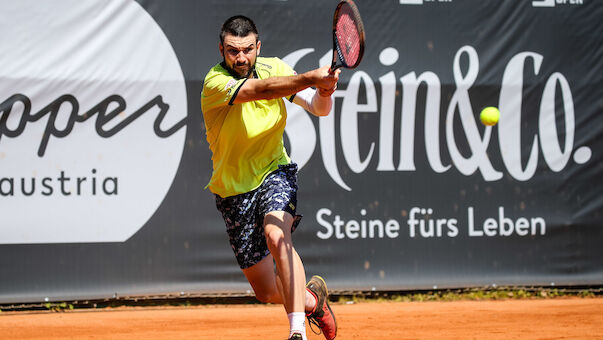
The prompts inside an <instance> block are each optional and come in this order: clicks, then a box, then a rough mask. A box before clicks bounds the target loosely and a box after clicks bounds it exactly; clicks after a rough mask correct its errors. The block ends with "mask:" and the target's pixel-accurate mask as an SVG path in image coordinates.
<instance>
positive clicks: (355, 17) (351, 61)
mask: <svg viewBox="0 0 603 340" xmlns="http://www.w3.org/2000/svg"><path fill="white" fill-rule="evenodd" d="M363 55H364V25H363V24H362V19H361V18H360V12H358V8H357V7H356V4H355V3H354V1H352V0H342V1H341V2H339V4H338V5H337V8H336V9H335V15H333V62H332V63H331V69H330V72H331V73H333V72H335V70H336V69H338V68H340V67H345V68H355V67H356V66H358V64H360V61H361V60H362V56H363Z"/></svg>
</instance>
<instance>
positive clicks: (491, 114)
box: [479, 106, 500, 126]
mask: <svg viewBox="0 0 603 340" xmlns="http://www.w3.org/2000/svg"><path fill="white" fill-rule="evenodd" d="M498 118H500V111H498V109H497V108H495V107H494V106H488V107H486V108H484V109H483V110H482V112H481V113H480V114H479V119H480V120H481V121H482V123H483V124H484V125H488V126H492V125H495V124H496V123H498Z"/></svg>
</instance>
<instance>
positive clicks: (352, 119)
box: [283, 45, 592, 191]
mask: <svg viewBox="0 0 603 340" xmlns="http://www.w3.org/2000/svg"><path fill="white" fill-rule="evenodd" d="M313 51H314V49H312V48H305V49H300V50H298V51H294V52H293V53H291V54H289V55H288V56H286V57H285V58H283V60H285V62H287V63H289V65H291V66H292V67H295V65H296V64H297V63H298V62H299V61H300V60H301V59H302V58H303V57H305V56H306V55H308V54H310V53H312V52H313ZM330 56H331V51H329V52H327V53H326V54H324V55H323V56H322V58H320V60H319V65H326V64H328V63H329V62H330ZM398 58H399V53H398V51H397V50H396V49H395V48H392V47H388V48H385V49H384V50H382V51H381V53H380V55H379V61H380V62H381V64H382V65H384V66H392V65H394V64H395V63H396V62H397V61H398ZM461 59H462V60H464V62H465V63H464V65H465V66H463V67H462V66H461ZM544 61H545V56H543V55H541V54H538V53H536V52H530V51H527V52H521V53H518V54H516V55H514V56H513V57H512V58H510V60H507V61H506V66H505V68H504V72H503V74H502V84H501V86H500V93H499V102H498V103H492V104H491V105H494V106H498V108H499V109H500V112H501V117H505V119H501V120H500V121H499V123H498V124H497V125H496V126H494V127H492V126H486V127H484V126H482V125H481V123H480V122H479V113H478V112H479V111H474V109H475V108H474V106H473V104H472V98H471V95H470V90H471V89H472V87H473V86H474V84H475V82H476V79H477V76H478V74H479V71H480V67H479V64H480V63H479V55H478V52H477V51H476V50H475V48H474V47H472V46H469V45H467V46H462V47H461V48H460V49H459V50H458V51H457V52H456V54H455V56H454V60H453V61H452V69H453V76H454V85H456V89H455V91H454V93H452V96H451V97H450V98H449V99H447V100H448V106H447V107H444V108H441V107H440V106H441V105H442V103H443V102H442V100H443V96H442V84H441V81H440V78H439V77H438V75H437V74H435V73H434V72H431V71H425V72H423V73H421V74H417V73H416V72H410V73H407V74H405V75H402V76H401V77H400V76H399V75H397V74H396V73H395V71H390V72H387V73H386V74H381V75H379V76H378V81H377V82H376V81H375V80H373V77H371V75H369V74H368V73H366V72H364V71H362V70H358V71H354V72H353V73H351V76H350V80H349V83H348V86H347V88H346V89H338V90H336V91H335V93H334V95H333V96H334V98H335V100H336V101H338V102H341V105H334V109H333V110H336V111H332V112H331V113H330V114H329V115H328V116H327V117H322V118H320V119H319V120H318V134H317V133H316V128H315V126H314V123H313V121H312V120H311V118H310V117H309V114H307V113H306V112H305V111H304V110H303V109H301V108H299V107H298V106H296V105H292V104H290V103H286V105H288V106H287V110H288V122H287V127H286V128H285V131H286V134H287V137H288V140H289V143H290V149H291V158H292V159H293V160H294V161H295V162H296V163H297V164H298V165H299V166H300V168H301V167H302V166H304V165H305V164H306V163H307V162H308V161H309V160H310V158H311V157H312V155H313V153H314V150H315V148H316V146H317V145H320V154H321V157H322V163H323V166H324V169H325V171H326V172H327V173H328V174H329V176H330V177H331V179H332V180H333V181H334V182H335V183H337V185H339V186H340V187H341V188H343V189H345V190H348V191H351V190H352V188H351V187H350V186H349V185H348V184H347V183H346V182H345V179H344V178H343V177H342V175H341V174H342V173H344V174H348V176H349V174H351V173H356V174H361V173H365V172H367V171H369V172H370V171H377V172H391V171H398V172H408V171H416V169H417V168H416V165H415V158H416V157H415V153H416V152H423V151H422V150H421V149H419V148H417V147H416V146H415V144H422V145H424V146H425V149H424V152H425V156H426V157H422V158H426V161H427V163H428V166H429V168H431V170H432V171H434V172H435V173H445V172H449V171H453V170H454V169H456V170H457V171H458V172H459V173H461V174H462V175H464V176H472V175H474V174H476V173H478V174H480V175H481V176H482V178H483V179H484V180H485V181H488V182H490V181H498V180H501V179H502V178H503V176H504V175H505V173H506V174H508V175H510V176H511V177H512V178H514V179H515V180H517V181H529V180H530V179H532V178H533V177H534V175H535V174H536V171H537V168H538V162H539V159H541V160H542V159H543V160H544V162H545V164H546V166H547V167H548V168H549V169H550V170H552V171H554V172H560V171H563V170H564V169H565V168H566V166H568V164H570V161H571V160H573V161H574V162H575V163H576V164H583V163H586V162H588V161H589V160H590V159H591V156H592V151H591V148H590V147H588V146H579V147H577V148H576V147H575V145H574V137H575V135H576V131H575V128H576V123H575V110H574V99H573V95H572V90H571V88H570V84H569V82H568V80H567V79H566V77H565V76H564V75H563V74H562V73H560V72H553V73H551V74H541V72H540V68H541V65H542V64H543V62H544ZM527 74H533V75H534V76H535V77H536V76H537V77H540V78H541V79H542V81H543V83H544V86H543V90H542V93H541V95H540V107H539V111H538V112H534V114H535V115H536V116H537V117H538V118H537V120H538V129H537V131H536V132H535V133H533V134H531V135H530V136H525V133H526V132H524V131H522V130H524V127H523V126H524V125H522V115H525V114H526V113H525V112H522V102H523V88H524V79H523V77H524V75H527ZM398 87H400V88H401V89H402V90H401V91H399V92H398V93H400V92H401V98H400V96H398V99H397V98H396V96H397V95H396V92H397V91H398V90H397V89H398ZM419 87H424V89H425V90H424V91H425V106H424V110H425V112H424V126H416V125H417V124H416V123H415V118H416V116H417V115H418V114H423V113H417V107H418V106H419V105H421V106H422V103H419V97H418V93H419V92H418V91H419ZM378 88H380V91H379V92H380V93H381V95H380V96H379V97H378V96H377V93H378V92H377V89H378ZM400 100H401V106H398V107H399V108H400V109H399V110H396V107H397V105H396V102H397V101H398V102H399V101H400ZM559 103H560V104H561V105H560V104H559ZM444 105H446V104H444ZM557 110H559V112H558V113H556V111H557ZM361 113H362V115H363V116H364V117H366V116H367V115H371V114H378V116H375V117H378V118H376V119H378V120H379V131H378V137H377V139H378V140H375V141H373V142H370V145H368V146H367V145H364V146H363V147H362V148H361V139H360V137H359V136H360V131H361V130H362V129H363V128H364V127H363V126H362V125H359V121H360V119H359V118H360V115H361ZM442 113H443V114H442ZM396 115H399V116H400V121H401V122H400V124H399V125H397V124H396ZM336 117H337V118H336ZM442 118H443V119H442ZM561 118H562V121H563V125H560V126H558V123H557V120H559V119H561ZM336 119H337V121H339V122H340V125H339V126H338V127H336V123H335V122H336ZM459 123H460V124H459ZM441 126H444V129H443V130H441V129H440V127H441ZM454 126H456V127H454ZM458 127H460V130H457V131H455V129H458ZM396 128H397V129H399V130H398V131H396V130H395V129H396ZM417 129H420V130H423V131H424V133H423V138H424V140H423V141H417V140H416V137H415V135H417V136H421V135H420V134H418V133H416V132H417ZM493 129H497V136H498V141H493V140H491V138H490V137H491V136H492V130H493ZM561 129H563V130H562V131H561V133H562V134H563V136H564V137H563V138H560V134H559V133H558V130H561ZM459 132H460V133H459ZM395 135H398V136H399V139H395V138H394V136H395ZM526 137H527V142H526V141H525V138H526ZM318 139H320V141H319V142H318ZM526 143H527V145H526ZM496 147H498V150H496ZM361 149H363V150H368V152H366V151H363V152H361ZM396 149H398V150H399V151H398V153H397V154H395V150H396ZM526 150H527V152H526ZM446 153H447V156H448V157H442V156H443V155H445V154H446ZM495 153H496V154H497V156H500V159H502V164H498V163H493V162H492V161H491V156H493V155H494V154H495ZM337 154H339V155H343V160H344V162H345V163H344V164H340V163H338V160H341V157H337ZM422 156H423V155H422ZM396 158H397V162H395V161H394V160H395V159H396ZM447 158H449V159H450V160H449V161H448V160H447ZM375 163H376V167H375V165H374V164H375ZM542 168H543V167H542V166H540V169H542ZM341 169H343V171H340V170H341Z"/></svg>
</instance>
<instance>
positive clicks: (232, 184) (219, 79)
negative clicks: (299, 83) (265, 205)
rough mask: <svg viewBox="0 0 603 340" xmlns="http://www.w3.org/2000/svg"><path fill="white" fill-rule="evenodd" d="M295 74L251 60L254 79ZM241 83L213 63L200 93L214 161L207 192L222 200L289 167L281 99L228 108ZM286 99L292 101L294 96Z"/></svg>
mask: <svg viewBox="0 0 603 340" xmlns="http://www.w3.org/2000/svg"><path fill="white" fill-rule="evenodd" d="M294 74H295V72H294V71H293V69H292V68H291V67H290V66H289V65H287V64H286V63H285V62H283V61H282V60H280V59H278V58H262V57H258V58H257V60H256V64H255V75H254V76H255V77H256V78H259V79H266V78H269V77H277V76H291V75H294ZM246 80H247V78H238V77H237V76H233V75H232V74H230V73H229V71H228V70H227V69H226V68H224V66H223V65H222V64H217V65H216V66H214V67H212V69H211V70H210V71H209V72H208V74H207V76H206V77H205V81H204V83H203V91H202V92H201V110H202V111H203V118H204V120H205V130H206V134H207V141H208V142H209V148H210V150H211V152H212V161H213V173H212V176H211V180H210V182H209V184H208V185H207V187H209V189H210V190H211V192H213V193H215V194H218V195H220V196H221V197H228V196H234V195H238V194H242V193H246V192H249V191H252V190H254V189H256V188H257V187H259V186H260V185H261V184H262V182H263V181H264V178H266V176H267V175H268V174H269V173H270V172H272V171H274V170H276V169H277V168H278V166H279V165H282V164H289V163H290V162H291V160H290V159H289V156H288V155H287V151H286V150H285V147H284V144H283V132H284V130H285V123H286V121H287V110H286V108H285V103H284V101H283V99H282V98H277V99H270V100H256V101H251V102H246V103H241V104H233V101H234V99H235V98H236V96H237V93H238V91H239V89H240V88H241V86H242V85H243V83H245V81H246ZM288 99H289V101H291V100H293V96H291V97H290V98H288Z"/></svg>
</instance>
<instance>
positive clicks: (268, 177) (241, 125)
mask: <svg viewBox="0 0 603 340" xmlns="http://www.w3.org/2000/svg"><path fill="white" fill-rule="evenodd" d="M260 47H261V42H260V40H259V35H258V31H257V29H256V26H255V24H254V23H253V21H252V20H251V19H249V18H247V17H245V16H240V15H239V16H234V17H231V18H229V19H228V20H226V21H225V22H224V24H223V25H222V29H221V31H220V44H219V49H220V54H221V55H222V57H223V60H222V62H221V63H218V64H217V65H215V66H214V67H212V68H211V69H210V70H209V72H208V74H207V76H206V77H205V81H204V83H203V91H202V93H201V108H202V110H203V118H204V120H205V128H206V134H207V141H208V142H209V147H210V149H211V151H212V161H213V173H212V177H211V180H210V182H209V184H208V187H209V189H210V190H211V191H212V192H213V193H214V194H215V199H216V206H217V208H218V210H219V211H220V213H221V214H222V217H223V218H224V221H225V223H226V231H227V233H228V236H229V239H230V244H231V247H232V250H233V251H234V253H235V256H236V259H237V261H238V263H239V266H240V267H241V269H242V271H243V274H244V275H245V277H246V278H247V280H248V281H249V283H250V284H251V287H253V290H254V292H255V295H256V297H257V299H258V300H260V301H262V302H267V303H277V304H283V305H284V307H285V311H286V312H287V316H288V318H289V324H290V333H289V339H295V340H298V339H303V340H306V325H305V317H308V320H309V321H310V322H311V323H314V324H316V325H318V326H319V328H320V329H321V331H322V333H323V334H324V336H325V338H326V339H328V340H331V339H334V338H335V336H336V334H337V323H336V320H335V316H334V315H333V312H332V310H331V308H330V306H329V303H328V290H327V286H326V284H325V282H324V280H323V279H322V278H321V277H320V276H313V277H312V278H311V279H310V281H309V282H308V283H307V284H306V276H305V271H304V265H303V263H302V261H301V259H300V257H299V255H298V253H297V252H296V251H295V247H294V246H293V241H292V239H291V233H292V232H293V230H295V228H296V227H297V225H298V223H299V221H300V219H301V216H299V215H297V214H296V206H297V165H296V164H294V163H292V162H291V159H290V158H289V156H288V155H287V152H286V150H285V148H284V145H283V132H284V129H285V124H286V120H287V110H286V108H285V103H284V101H283V99H285V100H289V101H291V102H293V103H295V104H297V105H300V106H301V107H303V108H304V109H305V110H307V111H309V112H311V113H312V114H314V115H316V116H325V115H328V114H329V112H330V111H331V107H332V105H333V100H332V98H331V95H332V94H333V92H334V91H335V89H336V88H337V81H338V80H339V72H340V71H339V70H337V71H336V72H334V73H330V72H329V67H328V66H325V67H322V68H318V69H315V70H311V71H308V72H306V73H303V74H297V73H296V72H295V71H293V69H292V68H291V67H290V66H288V65H287V64H285V63H284V62H283V61H282V60H280V59H278V58H266V57H260V56H259V54H260ZM275 265H276V271H275Z"/></svg>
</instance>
